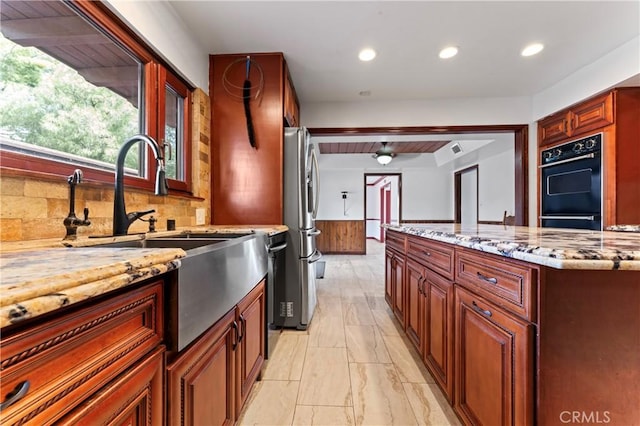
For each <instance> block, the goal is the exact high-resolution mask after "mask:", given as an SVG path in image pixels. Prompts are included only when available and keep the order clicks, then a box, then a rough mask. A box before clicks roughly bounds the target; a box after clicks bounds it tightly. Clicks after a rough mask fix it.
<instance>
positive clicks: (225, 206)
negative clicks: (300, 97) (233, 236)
mask: <svg viewBox="0 0 640 426" xmlns="http://www.w3.org/2000/svg"><path fill="white" fill-rule="evenodd" d="M247 56H249V57H250V58H251V67H250V75H249V80H250V81H251V83H252V87H253V88H252V90H251V98H250V99H249V102H248V106H249V109H250V113H251V121H252V127H253V133H254V136H255V148H253V147H252V146H251V145H250V144H249V137H248V131H247V117H246V113H245V102H244V99H243V92H242V87H243V83H244V80H245V77H246V58H247ZM287 74H288V71H287V65H286V62H285V59H284V56H283V55H282V54H281V53H251V54H234V55H211V56H210V57H209V91H210V99H211V210H212V223H214V224H230V223H233V224H253V225H260V224H274V223H282V221H283V196H284V192H283V191H284V190H283V172H284V171H283V164H284V163H283V159H284V146H283V143H284V122H285V119H284V118H283V117H284V115H285V114H286V115H289V116H290V119H291V120H292V122H294V121H295V122H297V121H298V120H299V117H298V111H297V101H296V97H295V90H294V89H293V85H292V84H291V80H290V78H289V77H288V76H287ZM285 92H286V93H285ZM285 98H286V99H285ZM285 101H287V102H288V105H287V107H286V108H287V110H286V111H285ZM265 194H268V196H265Z"/></svg>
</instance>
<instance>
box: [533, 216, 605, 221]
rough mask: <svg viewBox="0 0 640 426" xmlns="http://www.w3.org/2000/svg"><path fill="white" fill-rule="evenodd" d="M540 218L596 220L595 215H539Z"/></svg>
mask: <svg viewBox="0 0 640 426" xmlns="http://www.w3.org/2000/svg"><path fill="white" fill-rule="evenodd" d="M539 218H540V219H542V220H544V219H560V220H590V221H594V220H596V217H595V216H539Z"/></svg>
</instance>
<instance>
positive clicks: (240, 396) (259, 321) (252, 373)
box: [236, 281, 266, 414]
mask: <svg viewBox="0 0 640 426" xmlns="http://www.w3.org/2000/svg"><path fill="white" fill-rule="evenodd" d="M264 284H265V283H264V281H262V282H261V283H260V284H258V285H257V286H256V288H254V289H253V290H252V291H251V293H249V294H248V295H247V296H246V297H245V298H244V299H242V301H241V302H240V303H238V307H237V308H236V315H237V318H236V321H237V322H238V328H239V329H240V337H239V339H238V347H237V349H236V353H237V357H238V358H237V367H238V372H237V374H238V387H237V391H236V395H237V398H236V410H237V413H238V414H239V413H240V410H241V409H242V406H243V405H244V402H245V401H246V399H247V396H249V391H250V390H251V386H253V383H254V382H255V381H256V379H257V378H258V376H259V375H260V371H261V369H262V364H263V363H264V338H265V334H264V330H265V326H266V324H265V304H264V302H265V296H264Z"/></svg>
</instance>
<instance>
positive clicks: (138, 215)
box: [127, 209, 155, 223]
mask: <svg viewBox="0 0 640 426" xmlns="http://www.w3.org/2000/svg"><path fill="white" fill-rule="evenodd" d="M154 212H155V209H151V210H145V211H141V212H131V213H127V219H129V223H133V222H134V221H136V220H138V219H140V218H141V217H142V216H144V215H147V214H149V213H154Z"/></svg>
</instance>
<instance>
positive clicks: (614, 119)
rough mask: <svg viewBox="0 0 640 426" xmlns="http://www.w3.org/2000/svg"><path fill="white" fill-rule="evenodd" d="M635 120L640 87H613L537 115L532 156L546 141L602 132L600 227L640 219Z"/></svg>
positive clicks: (639, 141)
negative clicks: (554, 111)
mask: <svg viewBox="0 0 640 426" xmlns="http://www.w3.org/2000/svg"><path fill="white" fill-rule="evenodd" d="M638 123H640V87H621V88H617V89H614V90H612V91H610V92H607V93H605V94H601V95H598V96H595V97H593V98H591V99H588V100H586V101H584V102H581V103H580V104H577V105H573V106H571V107H570V108H567V109H565V110H562V111H559V112H557V113H555V114H553V115H551V116H549V117H546V118H543V119H542V120H540V121H538V146H539V149H538V162H540V155H541V151H542V150H544V149H547V148H548V147H549V146H550V145H556V144H562V143H566V142H569V141H571V140H573V139H577V138H580V137H585V136H589V135H591V134H595V133H600V132H602V133H603V144H602V208H603V211H602V218H603V219H602V220H603V227H607V226H611V225H616V224H633V223H640V209H638V207H637V206H638V205H640V167H638V166H637V159H638V158H640V128H639V125H638ZM565 129H566V130H565Z"/></svg>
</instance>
